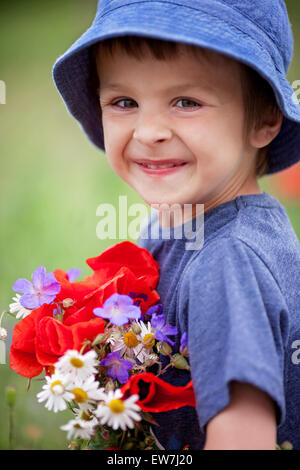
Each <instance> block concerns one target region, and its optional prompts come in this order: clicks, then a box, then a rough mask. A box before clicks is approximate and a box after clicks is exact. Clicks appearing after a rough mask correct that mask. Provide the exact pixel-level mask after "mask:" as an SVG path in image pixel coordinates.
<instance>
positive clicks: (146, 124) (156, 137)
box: [133, 116, 172, 145]
mask: <svg viewBox="0 0 300 470" xmlns="http://www.w3.org/2000/svg"><path fill="white" fill-rule="evenodd" d="M171 137H172V131H171V129H170V128H169V127H168V126H167V125H166V123H163V122H162V121H161V120H160V119H159V118H158V117H157V116H156V117H155V116H154V117H153V118H152V119H151V121H150V120H149V119H147V120H146V119H143V120H139V122H138V123H137V124H136V126H135V129H134V132H133V139H135V140H137V141H139V142H140V143H142V144H144V145H153V144H155V143H157V142H164V141H165V140H170V139H171Z"/></svg>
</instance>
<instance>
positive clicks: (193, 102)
mask: <svg viewBox="0 0 300 470" xmlns="http://www.w3.org/2000/svg"><path fill="white" fill-rule="evenodd" d="M180 101H182V103H185V104H192V106H189V105H188V106H185V105H183V106H179V108H194V107H195V106H193V105H196V107H199V106H201V105H200V104H199V103H196V101H193V100H190V99H189V98H180V99H179V100H177V101H176V103H179V102H180ZM122 102H125V103H126V102H129V103H135V101H134V100H131V99H129V98H126V99H125V98H123V99H121V100H118V101H115V102H114V103H112V106H119V107H120V108H128V107H129V108H133V107H134V106H126V105H125V106H120V104H119V103H122Z"/></svg>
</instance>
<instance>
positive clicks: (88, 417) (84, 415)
mask: <svg viewBox="0 0 300 470" xmlns="http://www.w3.org/2000/svg"><path fill="white" fill-rule="evenodd" d="M81 419H83V421H91V420H92V419H93V417H92V415H91V413H89V412H87V413H86V412H85V411H83V412H82V415H81Z"/></svg>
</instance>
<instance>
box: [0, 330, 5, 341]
mask: <svg viewBox="0 0 300 470" xmlns="http://www.w3.org/2000/svg"><path fill="white" fill-rule="evenodd" d="M6 338H7V330H6V329H5V328H0V340H3V341H4V340H5V339H6Z"/></svg>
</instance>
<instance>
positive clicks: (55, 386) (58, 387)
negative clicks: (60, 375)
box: [50, 380, 65, 395]
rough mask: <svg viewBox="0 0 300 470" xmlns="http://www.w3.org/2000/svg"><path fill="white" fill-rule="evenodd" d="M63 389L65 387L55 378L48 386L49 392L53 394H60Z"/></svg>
mask: <svg viewBox="0 0 300 470" xmlns="http://www.w3.org/2000/svg"><path fill="white" fill-rule="evenodd" d="M64 389H65V388H64V386H63V384H62V383H61V381H60V380H55V381H54V382H52V384H51V386H50V390H51V392H52V393H54V394H55V395H60V394H61V393H63V392H64Z"/></svg>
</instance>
